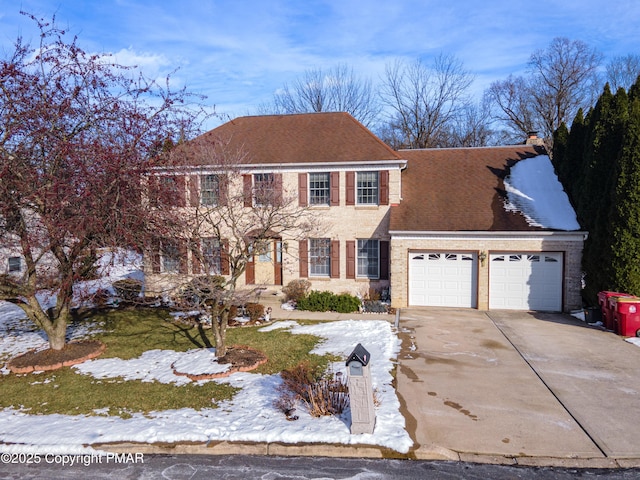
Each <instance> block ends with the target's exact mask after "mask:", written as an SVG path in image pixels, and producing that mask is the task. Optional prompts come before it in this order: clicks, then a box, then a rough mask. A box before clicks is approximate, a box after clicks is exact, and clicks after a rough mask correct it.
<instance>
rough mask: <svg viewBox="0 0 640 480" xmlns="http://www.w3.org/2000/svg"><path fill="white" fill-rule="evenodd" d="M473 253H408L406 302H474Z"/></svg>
mask: <svg viewBox="0 0 640 480" xmlns="http://www.w3.org/2000/svg"><path fill="white" fill-rule="evenodd" d="M476 297H477V268H476V255H474V254H471V253H458V252H441V253H428V252H424V253H423V252H413V253H410V254H409V305H414V306H432V307H467V308H475V307H476V305H477V298H476Z"/></svg>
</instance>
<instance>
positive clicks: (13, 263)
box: [9, 257, 22, 273]
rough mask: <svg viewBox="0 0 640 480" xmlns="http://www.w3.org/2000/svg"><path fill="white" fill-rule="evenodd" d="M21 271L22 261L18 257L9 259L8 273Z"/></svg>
mask: <svg viewBox="0 0 640 480" xmlns="http://www.w3.org/2000/svg"><path fill="white" fill-rule="evenodd" d="M20 271H22V259H21V258H20V257H9V273H11V272H20Z"/></svg>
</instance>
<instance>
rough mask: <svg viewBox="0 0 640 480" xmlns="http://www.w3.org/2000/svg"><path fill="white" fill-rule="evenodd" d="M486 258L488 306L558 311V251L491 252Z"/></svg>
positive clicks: (560, 258) (559, 273)
mask: <svg viewBox="0 0 640 480" xmlns="http://www.w3.org/2000/svg"><path fill="white" fill-rule="evenodd" d="M489 259H490V262H491V263H490V265H489V308H492V309H495V308H504V309H509V310H540V311H548V312H559V311H562V253H559V252H553V253H551V252H541V253H530V254H526V253H493V254H491V255H490V256H489Z"/></svg>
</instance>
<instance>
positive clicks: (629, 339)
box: [625, 337, 640, 347]
mask: <svg viewBox="0 0 640 480" xmlns="http://www.w3.org/2000/svg"><path fill="white" fill-rule="evenodd" d="M625 341H627V342H629V343H633V344H634V345H637V346H638V347H640V338H638V337H627V338H625Z"/></svg>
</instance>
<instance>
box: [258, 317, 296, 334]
mask: <svg viewBox="0 0 640 480" xmlns="http://www.w3.org/2000/svg"><path fill="white" fill-rule="evenodd" d="M296 325H298V322H296V321H295V320H284V321H280V322H275V323H272V324H271V325H267V326H266V327H262V328H261V329H259V330H258V331H259V332H270V331H271V330H278V329H280V328H291V327H295V326H296Z"/></svg>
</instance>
